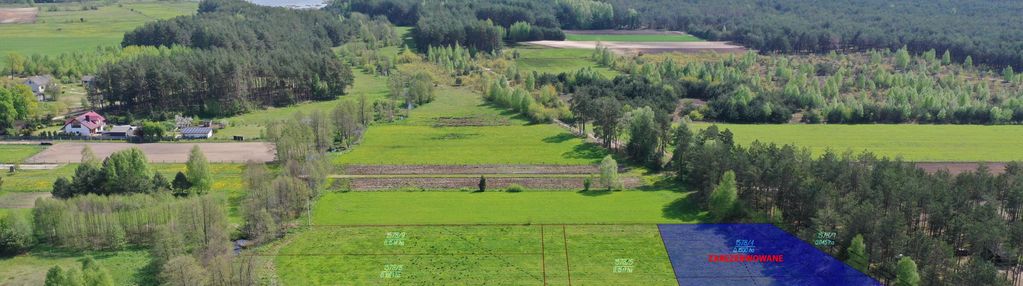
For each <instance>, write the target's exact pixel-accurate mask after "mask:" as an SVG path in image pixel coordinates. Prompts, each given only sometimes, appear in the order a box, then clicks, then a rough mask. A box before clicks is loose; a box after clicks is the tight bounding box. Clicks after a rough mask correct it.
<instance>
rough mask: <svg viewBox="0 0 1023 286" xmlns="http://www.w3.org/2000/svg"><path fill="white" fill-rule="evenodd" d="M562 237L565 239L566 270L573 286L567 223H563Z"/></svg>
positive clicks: (569, 284) (569, 285)
mask: <svg viewBox="0 0 1023 286" xmlns="http://www.w3.org/2000/svg"><path fill="white" fill-rule="evenodd" d="M561 237H562V238H563V239H564V240H565V270H566V273H568V286H572V264H571V263H569V258H568V231H566V230H565V225H561Z"/></svg>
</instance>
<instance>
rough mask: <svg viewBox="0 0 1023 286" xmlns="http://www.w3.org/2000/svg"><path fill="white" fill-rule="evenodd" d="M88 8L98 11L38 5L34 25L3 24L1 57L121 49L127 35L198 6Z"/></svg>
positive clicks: (182, 3)
mask: <svg viewBox="0 0 1023 286" xmlns="http://www.w3.org/2000/svg"><path fill="white" fill-rule="evenodd" d="M87 5H88V6H96V7H97V9H96V10H90V9H83V8H82V7H83V5H82V4H79V3H74V4H39V5H37V6H38V7H39V14H38V17H37V18H36V22H35V23H32V24H0V39H3V41H0V54H3V55H6V54H8V53H11V52H16V53H20V54H22V55H26V56H28V55H32V54H46V55H57V54H60V53H64V52H73V51H81V50H92V49H95V48H96V47H101V46H119V45H120V44H121V40H122V39H123V37H124V33H125V32H128V31H131V30H133V29H135V28H136V27H138V26H141V25H142V24H144V23H146V22H149V21H155V20H158V19H167V18H172V17H175V16H181V15H191V14H195V11H196V9H197V8H198V6H199V3H198V2H192V1H159V2H157V1H145V2H125V3H119V4H110V5H101V4H99V3H95V4H94V3H88V4H87ZM0 7H5V6H0ZM51 7H52V8H51ZM52 9H55V10H56V11H51V10H52ZM4 62H6V59H0V63H4Z"/></svg>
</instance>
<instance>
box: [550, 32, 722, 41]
mask: <svg viewBox="0 0 1023 286" xmlns="http://www.w3.org/2000/svg"><path fill="white" fill-rule="evenodd" d="M565 40H569V41H604V42H703V39H700V38H697V37H696V36H693V35H689V34H649V35H647V34H573V33H565Z"/></svg>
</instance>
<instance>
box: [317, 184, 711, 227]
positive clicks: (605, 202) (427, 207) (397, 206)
mask: <svg viewBox="0 0 1023 286" xmlns="http://www.w3.org/2000/svg"><path fill="white" fill-rule="evenodd" d="M686 197H687V196H686V194H685V193H678V192H671V191H623V192H612V193H606V192H595V193H593V194H587V193H576V192H541V191H536V192H534V191H529V192H521V193H505V192H484V193H469V192H350V193H328V194H324V195H323V196H322V197H321V198H320V200H319V201H317V202H316V205H315V206H314V209H313V219H312V220H313V224H314V225H374V224H529V223H533V224H537V223H583V224H585V223H602V224H614V223H688V222H696V221H698V220H700V219H702V218H703V217H704V215H705V214H703V213H697V212H696V210H695V203H694V202H691V201H689V200H687V199H686Z"/></svg>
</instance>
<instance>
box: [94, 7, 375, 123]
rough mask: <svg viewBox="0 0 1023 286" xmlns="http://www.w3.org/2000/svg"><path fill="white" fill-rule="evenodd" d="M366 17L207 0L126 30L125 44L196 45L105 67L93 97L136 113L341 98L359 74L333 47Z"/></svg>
mask: <svg viewBox="0 0 1023 286" xmlns="http://www.w3.org/2000/svg"><path fill="white" fill-rule="evenodd" d="M360 23H364V22H360V21H351V22H346V23H345V24H342V23H341V21H340V19H338V17H337V16H335V15H332V14H330V13H327V12H324V11H311V10H292V9H285V8H270V7H263V6H258V5H255V4H250V3H247V2H244V1H239V0H206V1H203V2H202V3H200V5H199V13H198V14H197V15H194V16H180V17H176V18H173V19H168V20H160V21H156V22H151V23H148V24H146V25H145V26H142V27H139V28H137V29H135V30H134V31H131V32H128V33H126V34H125V36H124V40H123V41H122V43H121V44H122V46H133V45H138V46H165V47H173V46H184V47H189V48H191V49H189V50H188V51H187V52H181V53H170V54H160V55H143V56H139V57H135V58H132V59H129V60H122V61H117V62H113V63H109V64H107V65H105V66H103V67H101V68H99V70H98V72H97V74H96V79H95V83H94V89H93V92H94V93H96V94H98V95H100V96H98V97H97V100H96V101H97V102H94V104H95V105H96V106H103V107H106V108H108V109H110V110H112V111H121V112H132V113H134V114H136V115H153V114H157V113H184V114H190V115H203V116H225V115H232V114H238V113H243V112H246V111H249V110H252V109H255V108H260V107H265V106H283V105H289V104H293V103H296V102H301V101H307V100H329V99H334V98H336V97H337V96H340V95H342V94H343V93H344V90H345V87H347V86H348V85H350V84H351V83H352V81H353V76H352V73H351V70H350V69H349V68H348V67H347V66H345V65H344V64H343V63H341V61H340V60H339V59H337V58H336V57H335V56H334V55H333V53H332V52H330V48H331V47H334V46H338V45H340V44H342V43H344V42H346V41H348V40H351V39H352V38H354V37H358V36H359V35H360V33H362V32H364V31H363V27H362V26H361V25H360ZM367 29H368V28H367ZM369 34H373V33H372V31H370V32H369ZM367 36H368V35H367Z"/></svg>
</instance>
